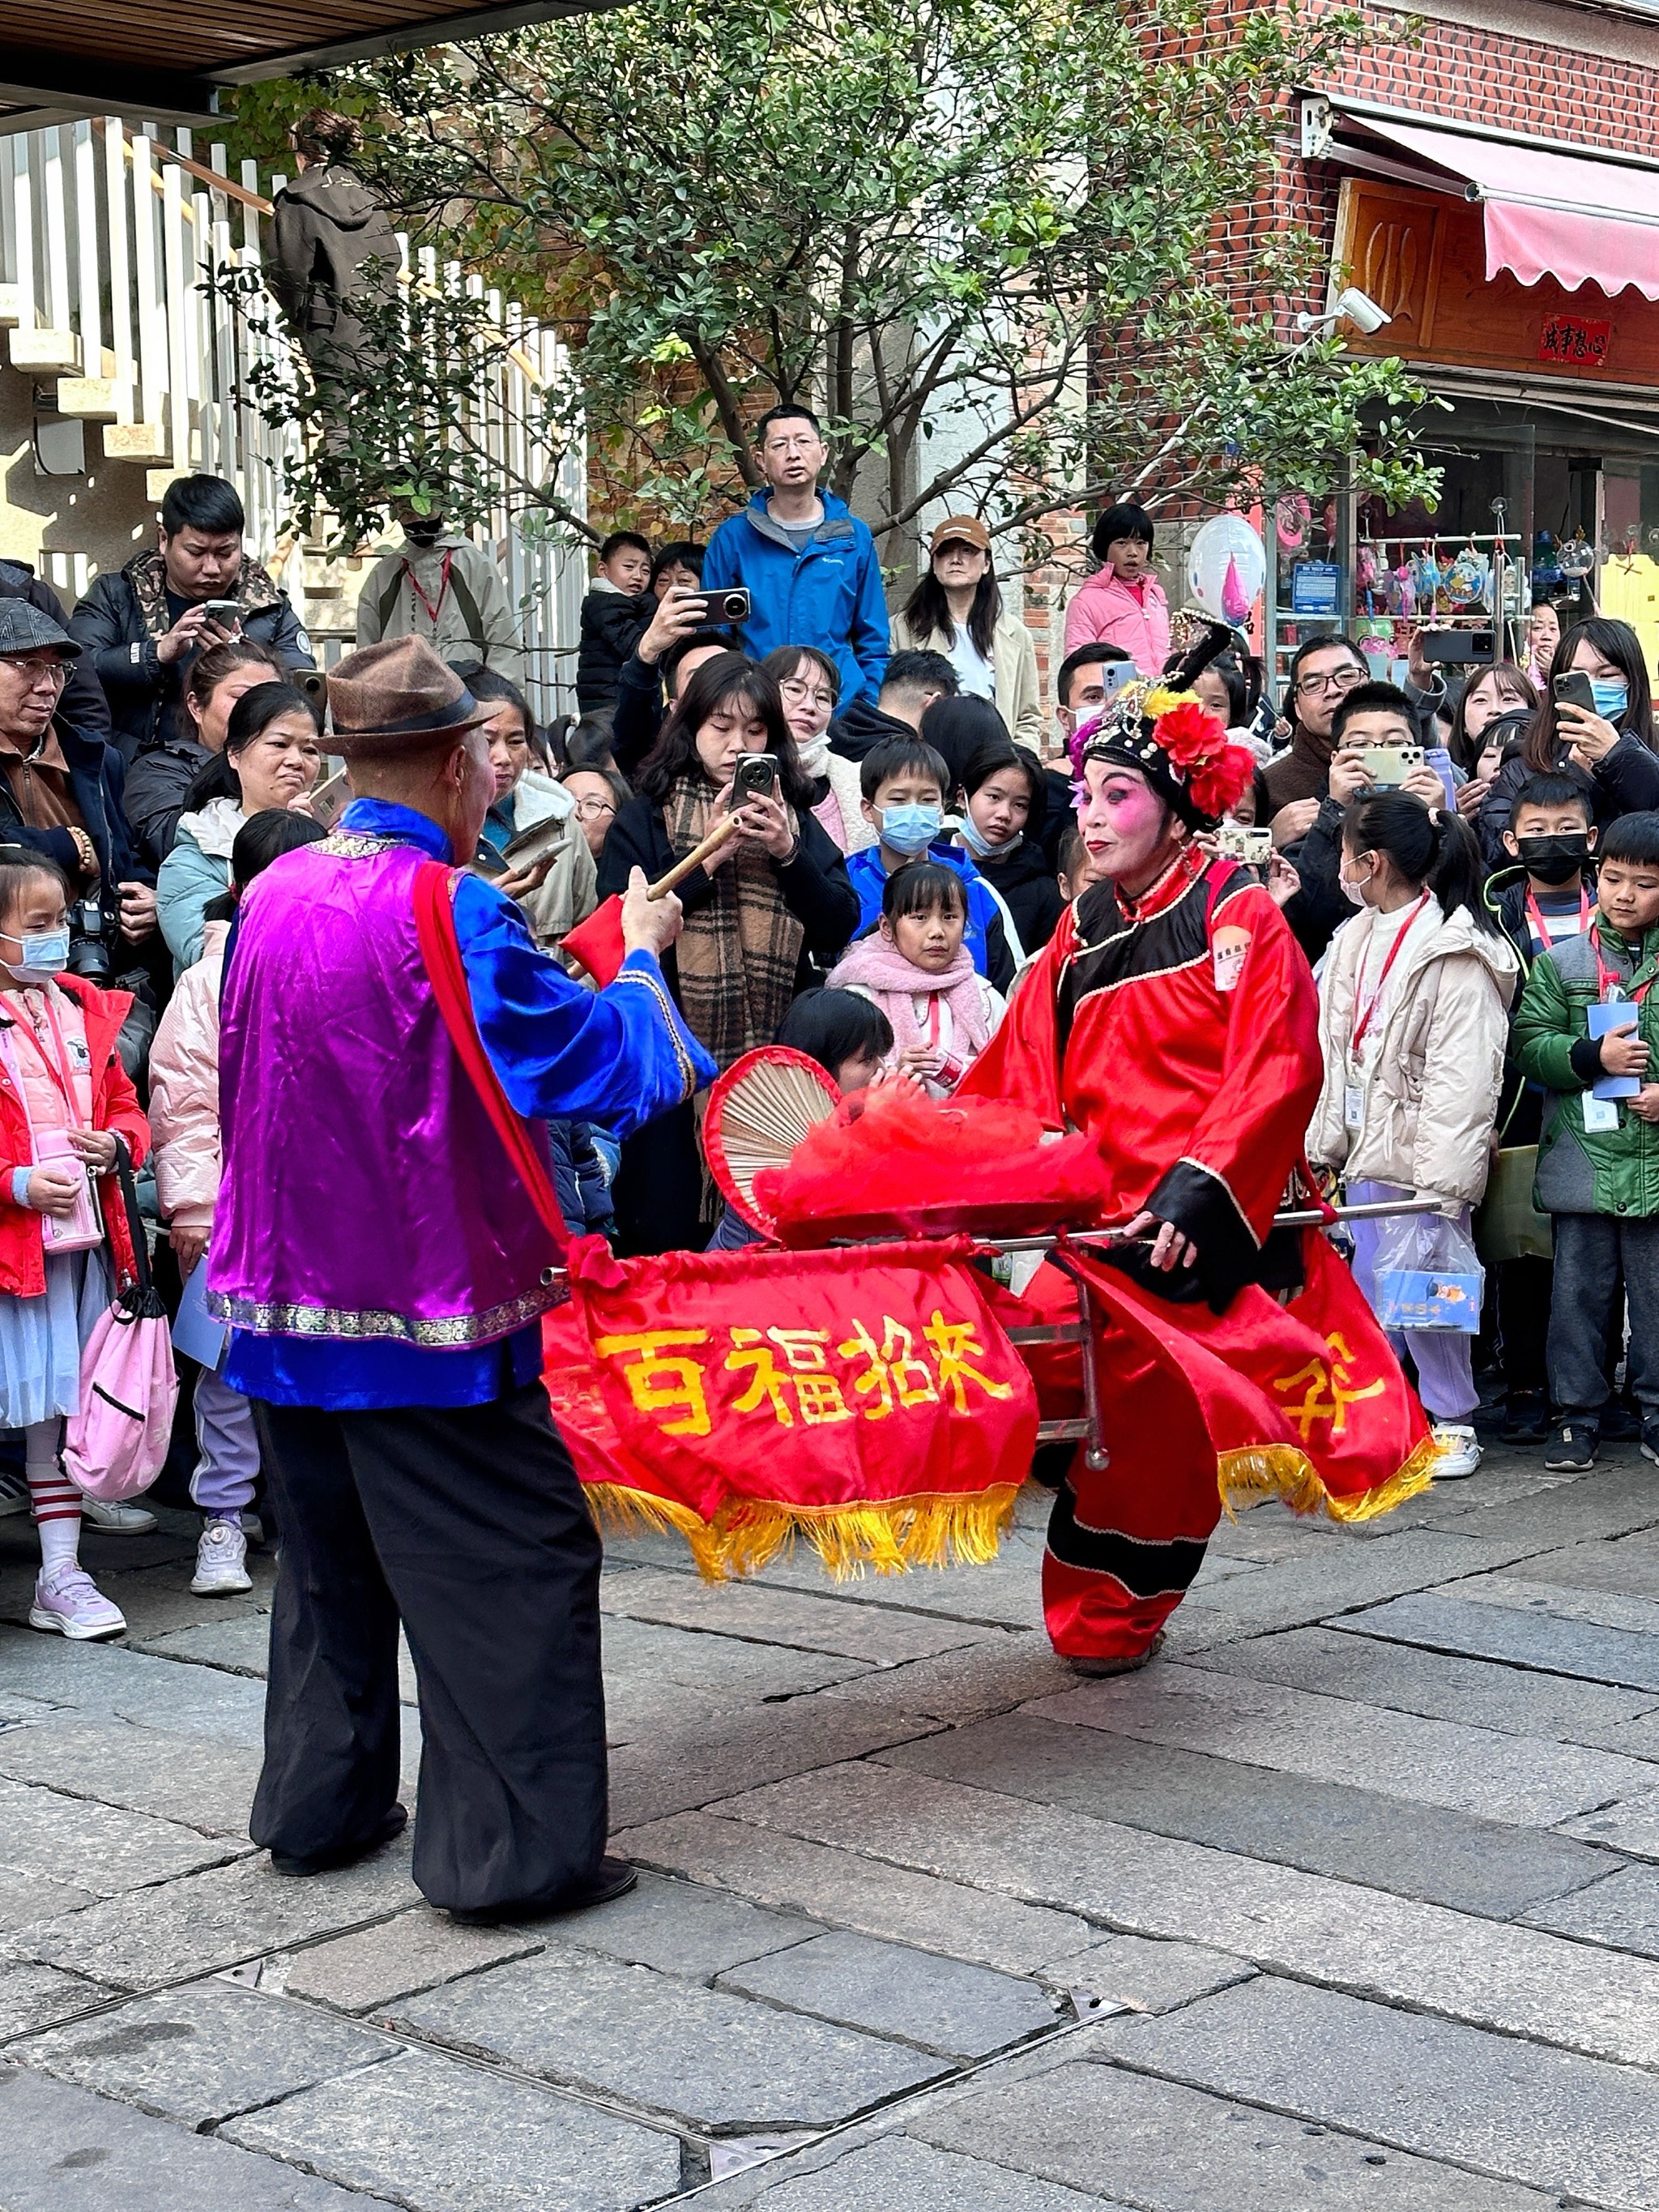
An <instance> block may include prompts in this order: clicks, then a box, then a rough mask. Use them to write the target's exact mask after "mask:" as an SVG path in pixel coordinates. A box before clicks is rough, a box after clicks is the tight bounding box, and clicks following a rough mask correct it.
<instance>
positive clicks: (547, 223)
mask: <svg viewBox="0 0 1659 2212" xmlns="http://www.w3.org/2000/svg"><path fill="white" fill-rule="evenodd" d="M1358 35H1359V24H1358V18H1357V17H1354V16H1351V15H1343V14H1333V13H1331V12H1329V11H1328V10H1326V11H1322V12H1319V13H1317V14H1316V13H1314V12H1312V11H1311V10H1310V12H1309V13H1307V14H1302V13H1299V12H1298V11H1297V8H1296V7H1295V6H1293V5H1291V6H1286V7H1283V8H1279V9H1261V10H1255V9H1245V10H1241V11H1238V13H1237V15H1235V16H1234V17H1233V18H1231V20H1224V19H1222V18H1218V16H1217V15H1214V14H1213V13H1212V12H1211V11H1209V10H1207V9H1205V8H1204V7H1203V6H1201V5H1200V4H1199V0H1138V4H1137V5H1135V6H1134V7H1133V9H1125V8H1122V7H1120V6H1118V5H1115V4H1113V0H833V4H826V0H799V4H793V5H784V4H781V0H634V4H632V5H629V6H626V7H622V8H618V9H615V10H614V11H611V12H606V13H600V14H594V15H577V16H573V17H570V18H568V19H566V20H564V21H561V22H558V23H556V24H554V25H552V26H550V27H544V28H541V29H538V30H533V31H526V32H522V33H516V34H513V35H512V36H508V37H504V38H501V39H496V40H487V41H483V42H480V43H478V44H477V45H474V46H461V47H450V48H440V49H436V50H433V51H429V52H424V53H414V54H402V55H398V56H394V57H392V58H390V59H387V60H385V61H382V62H380V63H377V64H374V65H372V66H365V67H362V68H359V69H355V70H350V71H348V72H344V73H343V76H341V77H340V78H337V79H336V80H333V81H331V82H330V83H329V84H328V85H326V86H325V87H323V88H310V89H309V90H307V89H305V88H299V87H289V88H284V91H283V93H282V94H273V92H272V90H271V88H265V89H264V91H263V93H262V94H261V106H260V108H259V110H258V116H257V118H256V117H255V115H253V114H252V113H250V115H249V117H248V118H247V120H248V124H249V125H250V126H251V127H256V128H264V129H267V130H268V129H270V127H271V125H273V123H274V122H276V121H277V120H280V118H281V116H282V112H283V104H284V101H285V100H291V101H292V104H293V107H294V108H297V107H298V106H303V105H306V104H309V103H310V102H312V101H314V100H316V99H317V98H318V97H319V93H320V96H321V97H323V98H325V99H326V100H331V101H332V102H334V103H335V104H338V105H342V106H349V107H350V109H351V110H352V112H354V113H357V114H360V115H362V117H363V118H364V119H365V123H366V127H367V131H368V141H367V143H366V146H365V149H364V155H363V162H362V166H363V167H364V169H365V171H366V173H368V175H369V176H370V177H371V178H372V179H374V182H375V183H376V184H377V185H379V186H380V189H381V190H382V191H383V192H384V193H385V194H386V197H387V200H388V202H389V204H391V205H392V207H393V209H394V210H395V211H396V212H397V214H398V217H399V219H400V220H402V221H404V222H408V223H409V224H410V225H411V226H412V227H413V228H414V229H415V231H416V235H417V236H419V237H421V238H422V239H425V240H428V241H429V242H432V243H435V244H436V245H437V246H438V247H439V250H440V252H441V255H442V256H444V257H446V258H448V257H452V256H453V257H454V258H457V259H459V260H460V261H462V262H464V263H465V264H466V265H467V266H468V267H469V268H471V269H474V270H483V271H484V272H485V273H486V278H487V281H488V282H489V283H492V284H497V285H499V286H500V287H501V289H503V291H505V292H506V293H507V295H509V296H511V297H513V298H514V299H517V300H519V301H522V302H523V304H524V305H525V306H526V307H527V308H529V309H531V310H532V312H534V313H538V314H540V315H542V316H544V317H545V318H547V319H550V320H551V321H553V322H554V323H555V324H556V325H558V326H559V327H560V329H561V330H562V331H563V332H564V334H565V335H566V337H567V338H568V343H569V344H570V348H571V354H572V361H573V364H574V374H573V376H572V377H571V379H570V380H569V381H568V385H566V386H564V387H563V388H561V389H553V390H549V391H548V392H545V393H544V394H543V395H542V403H541V404H543V406H544V410H545V417H544V422H542V424H541V425H540V426H539V427H541V428H543V429H544V431H545V432H546V434H547V435H548V436H549V438H550V441H551V443H552V445H553V446H554V447H556V448H558V447H563V446H567V445H568V442H569V441H570V440H571V439H572V438H573V437H574V436H575V435H579V434H580V426H581V425H582V424H583V423H585V424H586V434H587V435H588V437H589V439H590V441H592V444H593V446H594V447H595V448H596V450H597V452H598V453H599V456H600V458H601V459H602V460H603V461H604V463H605V465H607V466H608V467H609V468H610V469H611V471H612V474H613V476H614V477H615V479H616V480H617V481H618V482H621V483H627V484H629V486H631V487H632V491H633V496H634V499H635V502H636V504H637V507H638V509H639V511H641V512H642V513H653V514H654V515H655V516H657V517H658V518H660V519H661V520H665V521H672V522H674V523H677V524H680V525H684V526H701V527H707V526H708V525H710V524H711V523H712V522H714V520H718V519H719V517H720V513H722V512H724V511H726V509H727V508H729V507H730V506H731V505H732V503H733V502H734V501H737V500H740V499H741V498H743V497H744V496H746V492H747V487H748V486H749V485H750V484H752V483H755V482H756V481H757V471H756V468H755V464H754V460H753V456H752V453H750V446H749V441H748V437H747V435H746V424H747V423H748V422H751V421H752V420H753V417H754V416H755V414H756V413H757V412H758V411H759V410H760V409H762V408H763V407H764V406H765V405H768V404H770V403H771V402H772V401H773V400H774V399H775V398H777V397H779V396H782V397H785V398H799V399H802V400H805V401H806V402H808V403H809V404H811V405H813V406H814V407H815V408H816V409H817V410H818V411H819V413H820V414H821V415H822V416H823V417H824V418H825V421H826V425H827V428H828V430H829V435H830V438H831V441H832V443H833V445H834V447H835V450H836V465H835V476H834V489H836V490H837V491H840V492H842V493H848V492H850V491H852V490H853V489H854V486H855V485H856V489H857V492H858V495H859V499H860V504H861V506H862V507H863V509H864V511H865V512H866V513H870V514H872V519H873V520H874V521H875V524H876V526H877V529H878V535H879V536H880V537H881V538H882V540H883V544H884V554H885V556H886V557H887V558H888V559H889V560H890V561H895V560H897V559H900V558H902V557H903V556H904V553H905V551H906V550H908V544H910V543H912V542H913V541H914V536H915V527H916V525H917V520H918V518H919V516H920V515H921V512H922V510H923V509H924V508H926V507H929V506H930V504H932V503H933V502H934V501H939V500H940V499H949V500H950V501H952V502H953V503H955V504H957V505H962V504H966V505H969V506H971V507H976V508H978V509H979V510H980V511H981V512H982V513H985V515H986V516H987V520H989V522H990V523H991V525H992V526H993V528H994V530H996V531H998V532H1016V533H1019V532H1024V533H1028V534H1029V533H1030V532H1033V531H1034V530H1035V529H1036V527H1037V526H1039V525H1040V524H1041V522H1042V518H1043V517H1044V516H1045V515H1047V514H1048V513H1052V512H1053V511H1054V510H1055V509H1056V508H1058V507H1066V506H1069V505H1072V504H1073V503H1075V502H1079V501H1081V502H1082V503H1084V504H1092V503H1095V502H1097V501H1099V500H1101V499H1103V498H1105V497H1108V496H1109V495H1113V494H1115V493H1119V492H1121V491H1122V490H1124V489H1126V488H1127V487H1130V486H1133V487H1135V488H1137V489H1139V490H1140V491H1141V493H1142V495H1144V496H1146V497H1147V498H1148V499H1149V501H1150V503H1151V504H1153V505H1158V504H1162V503H1164V502H1167V501H1171V500H1176V499H1185V498H1192V497H1200V498H1206V499H1216V498H1218V497H1220V496H1222V495H1226V494H1228V493H1230V492H1237V491H1239V490H1242V489H1245V488H1246V487H1249V488H1251V489H1257V488H1259V489H1265V490H1267V492H1269V493H1271V492H1273V491H1275V490H1277V489H1281V488H1290V487H1294V488H1297V489H1302V490H1305V491H1308V492H1310V493H1312V494H1317V493H1319V492H1322V491H1323V490H1326V489H1328V488H1329V487H1330V485H1331V484H1332V483H1334V481H1335V479H1336V477H1337V474H1338V471H1340V468H1341V467H1342V466H1343V465H1344V463H1345V461H1346V457H1347V456H1348V455H1349V454H1350V453H1352V451H1354V449H1355V448H1356V447H1363V448H1364V453H1363V457H1362V459H1361V463H1360V469H1359V485H1360V489H1362V490H1365V491H1378V492H1381V493H1383V495H1385V496H1386V497H1387V498H1388V499H1389V502H1390V504H1396V505H1397V504H1400V503H1401V502H1403V501H1405V500H1407V498H1409V497H1412V496H1414V495H1416V496H1421V495H1425V494H1429V495H1431V494H1432V491H1433V489H1434V482H1433V477H1432V473H1431V471H1427V470H1426V469H1425V466H1424V465H1423V463H1422V459H1421V456H1420V454H1419V453H1418V452H1417V450H1416V449H1415V447H1414V446H1413V441H1412V438H1411V435H1410V431H1409V427H1408V424H1409V416H1410V412H1411V410H1413V408H1414V407H1415V406H1416V405H1417V404H1419V403H1420V401H1421V399H1422V397H1423V395H1422V394H1421V392H1419V391H1418V390H1417V389H1416V388H1415V387H1413V386H1411V385H1410V384H1409V383H1408V381H1407V380H1406V379H1405V378H1404V377H1403V375H1402V374H1401V371H1400V369H1399V367H1398V365H1397V364H1396V363H1394V362H1377V361H1369V360H1366V361H1362V360H1358V359H1355V358H1352V357H1350V356H1346V354H1345V353H1344V351H1343V349H1342V348H1341V346H1340V342H1338V341H1336V340H1334V339H1327V340H1322V341H1321V342H1318V343H1314V344H1312V345H1306V346H1303V347H1300V348H1297V349H1287V347H1286V345H1285V342H1284V337H1283V326H1282V324H1281V325H1279V327H1278V328H1277V329H1276V328H1275V325H1274V323H1273V318H1272V316H1271V315H1270V314H1269V313H1267V312H1266V311H1265V310H1264V309H1263V307H1261V306H1260V305H1258V306H1256V307H1255V308H1254V309H1252V308H1249V307H1244V306H1241V302H1247V301H1256V302H1258V303H1260V302H1262V301H1268V300H1271V299H1272V298H1273V297H1274V296H1275V295H1278V296H1279V297H1281V298H1282V297H1283V296H1284V295H1285V294H1286V293H1287V292H1291V291H1295V292H1297V293H1299V294H1300V295H1303V296H1305V294H1306V290H1307V289H1308V288H1309V287H1310V285H1311V284H1313V283H1316V282H1317V273H1316V271H1317V257H1316V252H1315V250H1314V247H1313V244H1312V241H1311V240H1309V239H1307V238H1306V237H1305V236H1304V235H1302V234H1297V233H1295V232H1293V231H1291V230H1287V229H1283V228H1281V229H1279V231H1278V232H1277V233H1275V234H1274V235H1273V237H1272V239H1271V240H1270V241H1269V242H1268V243H1267V245H1265V246H1262V247H1261V248H1259V249H1256V250H1254V251H1252V252H1249V253H1247V252H1246V249H1244V248H1243V246H1239V245H1238V244H1237V242H1236V240H1237V238H1238V237H1239V236H1240V235H1242V231H1241V230H1239V229H1235V230H1234V231H1233V232H1232V233H1231V240H1232V241H1234V242H1229V233H1228V230H1227V219H1228V217H1229V216H1230V215H1233V216H1237V213H1238V211H1240V210H1247V209H1249V208H1250V207H1252V206H1254V205H1256V204H1261V201H1262V199H1263V196H1264V195H1266V194H1267V192H1268V191H1270V189H1271V186H1272V183H1273V175H1274V171H1275V164H1276V155H1275V152H1274V142H1275V140H1276V138H1277V137H1279V136H1280V135H1281V134H1282V132H1283V131H1284V129H1285V116H1286V110H1285V94H1286V92H1287V90H1288V88H1290V87H1291V86H1292V85H1293V84H1295V83H1296V82H1298V81H1300V80H1305V79H1306V78H1307V77H1308V76H1310V75H1314V76H1317V75H1318V74H1319V73H1320V71H1321V70H1322V68H1323V67H1328V64H1329V63H1330V61H1331V59H1332V58H1333V55H1334V52H1335V51H1336V50H1337V49H1338V48H1339V47H1340V46H1341V45H1342V44H1343V42H1345V41H1347V40H1352V39H1354V38H1355V37H1356V36H1358ZM430 306H431V303H428V307H430ZM445 316H447V318H448V325H447V333H446V332H438V333H435V331H434V330H433V329H432V328H431V325H432V323H433V321H434V319H435V318H436V319H440V320H441V319H443V318H444V317H445ZM421 321H422V326H423V327H422V343H423V344H425V345H426V346H427V347H428V351H430V349H431V347H432V346H433V344H434V343H438V345H439V349H440V350H441V351H442V352H444V354H445V356H446V358H447V359H449V360H451V361H452V362H456V363H463V362H465V361H466V360H467V359H469V358H472V359H476V358H477V349H479V348H480V347H482V346H487V345H488V344H489V343H490V340H489V335H488V332H487V331H485V330H484V329H483V325H482V320H481V318H480V317H479V314H478V311H477V303H476V302H474V303H469V302H468V301H466V300H465V297H461V298H458V299H455V300H453V301H450V302H449V303H448V304H447V307H442V308H436V307H434V308H433V309H432V312H431V313H423V315H422V318H421ZM385 343H386V346H387V347H388V348H389V349H390V350H389V351H388V353H387V356H386V366H387V374H386V378H385V379H383V380H380V390H379V391H378V392H377V393H374V394H369V395H366V398H365V403H364V407H363V409H362V420H361V422H358V423H357V425H356V427H355V428H354V429H353V431H352V433H351V435H349V437H347V438H345V439H341V438H340V437H339V436H336V437H335V438H334V439H333V440H332V441H321V442H316V441H313V459H312V460H311V462H310V463H309V464H308V467H309V469H310V470H311V471H313V472H314V475H315V478H316V481H315V483H314V484H313V486H312V487H311V489H312V490H313V491H314V492H315V493H316V494H317V495H319V496H321V497H322V498H324V499H325V501H327V502H328V503H329V504H331V505H333V506H334V507H336V509H337V511H338V512H341V513H348V512H349V511H350V510H351V509H352V508H353V507H354V505H361V504H362V489H363V486H364V484H365V483H366V482H367V480H368V475H369V474H370V473H371V472H372V471H371V463H372V460H373V453H372V450H371V449H372V447H373V445H374V441H375V440H376V439H378V438H384V437H386V436H387V435H391V436H392V437H393V439H394V441H395V439H396V436H397V435H398V424H399V423H400V422H401V424H402V426H403V428H402V435H403V439H404V445H403V447H402V448H401V449H400V450H401V451H402V452H403V453H404V459H405V461H407V459H408V447H409V441H410V435H411V432H410V424H411V422H415V421H416V418H417V417H418V419H419V420H420V421H422V422H426V423H428V425H431V424H433V423H435V422H437V421H438V418H439V416H441V413H442V412H443V410H444V406H445V405H446V404H447V402H446V401H445V399H444V398H443V396H442V395H441V394H436V395H435V393H434V392H433V391H432V389H431V385H432V377H431V373H430V370H429V369H428V370H427V371H424V372H419V373H417V372H416V368H415V366H414V364H413V363H411V362H406V361H405V360H404V358H403V356H401V355H400V354H399V353H398V349H397V348H398V339H397V335H396V333H395V332H391V331H389V332H388V333H387V334H386V340H385ZM406 369H407V370H408V371H409V374H407V375H405V373H404V372H405V370H406ZM400 388H401V390H402V392H404V393H405V394H408V393H411V392H419V393H421V394H422V395H424V396H423V399H422V406H423V409H424V411H423V412H422V410H421V409H418V408H416V409H411V408H410V407H409V406H402V407H400V406H399V404H398V395H399V391H400ZM451 411H452V415H453V414H454V413H455V412H456V411H457V410H451ZM382 416H385V417H386V420H385V421H384V422H383V421H381V420H380V417H382ZM447 435H448V436H449V437H450V439H451V441H452V442H459V443H462V444H464V443H465V430H464V428H456V427H455V425H454V423H453V422H452V423H451V425H450V426H449V427H448V429H447ZM405 472H407V471H405ZM545 491H546V487H545V486H544V485H538V484H537V483H532V482H529V481H526V482H524V483H520V484H519V485H517V486H515V487H513V500H514V503H516V504H518V505H519V506H520V507H524V508H526V509H532V508H536V507H538V506H539V507H541V508H542V509H543V511H544V512H545V511H547V508H548V501H547V500H546V499H545V497H544V494H545Z"/></svg>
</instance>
